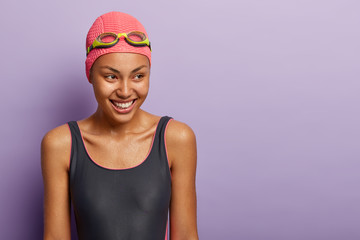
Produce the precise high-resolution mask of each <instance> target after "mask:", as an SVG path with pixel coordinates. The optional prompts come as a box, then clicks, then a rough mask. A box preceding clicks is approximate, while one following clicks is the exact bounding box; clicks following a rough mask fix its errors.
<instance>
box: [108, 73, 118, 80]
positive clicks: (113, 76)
mask: <svg viewBox="0 0 360 240" xmlns="http://www.w3.org/2000/svg"><path fill="white" fill-rule="evenodd" d="M105 78H106V79H109V80H114V79H115V78H116V76H115V75H114V74H111V75H107V76H105Z"/></svg>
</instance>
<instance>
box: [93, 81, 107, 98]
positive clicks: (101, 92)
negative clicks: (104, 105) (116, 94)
mask: <svg viewBox="0 0 360 240" xmlns="http://www.w3.org/2000/svg"><path fill="white" fill-rule="evenodd" d="M93 90H94V95H95V98H96V100H97V102H101V101H103V99H104V98H108V96H109V94H110V92H111V90H110V89H109V88H106V86H101V87H99V86H94V85H93Z"/></svg>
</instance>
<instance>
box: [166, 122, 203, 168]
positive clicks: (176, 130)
mask: <svg viewBox="0 0 360 240" xmlns="http://www.w3.org/2000/svg"><path fill="white" fill-rule="evenodd" d="M165 141H166V145H167V152H168V159H169V163H170V165H171V166H175V165H177V163H178V162H183V163H185V161H196V136H195V133H194V131H193V130H192V128H191V127H190V126H188V125H187V124H186V123H183V122H180V121H177V120H174V119H171V120H169V122H168V125H167V128H166V135H165ZM188 164H193V163H190V162H188Z"/></svg>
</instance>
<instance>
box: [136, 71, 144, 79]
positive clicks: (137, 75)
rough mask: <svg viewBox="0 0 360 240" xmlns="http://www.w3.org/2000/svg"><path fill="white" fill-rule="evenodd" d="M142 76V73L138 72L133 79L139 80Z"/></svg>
mask: <svg viewBox="0 0 360 240" xmlns="http://www.w3.org/2000/svg"><path fill="white" fill-rule="evenodd" d="M143 77H144V75H143V74H140V73H139V74H136V75H135V79H136V80H140V79H142V78H143Z"/></svg>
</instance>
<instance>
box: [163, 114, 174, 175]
mask: <svg viewBox="0 0 360 240" xmlns="http://www.w3.org/2000/svg"><path fill="white" fill-rule="evenodd" d="M171 120H173V118H171V119H170V120H169V121H168V122H167V123H166V127H165V130H164V142H165V153H166V159H167V161H168V166H169V171H170V177H171V178H172V175H171V168H170V163H169V158H168V152H167V147H166V129H167V127H168V126H169V122H170V121H171Z"/></svg>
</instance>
